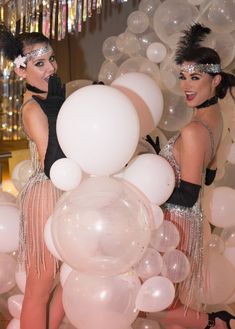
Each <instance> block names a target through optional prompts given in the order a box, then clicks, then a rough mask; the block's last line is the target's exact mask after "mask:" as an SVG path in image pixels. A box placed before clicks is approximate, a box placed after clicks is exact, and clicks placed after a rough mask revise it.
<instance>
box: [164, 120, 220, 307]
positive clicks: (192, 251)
mask: <svg viewBox="0 0 235 329" xmlns="http://www.w3.org/2000/svg"><path fill="white" fill-rule="evenodd" d="M194 121H197V122H199V123H201V124H202V125H203V126H204V127H205V128H206V129H207V130H208V133H209V136H210V141H211V160H212V159H213V157H214V152H215V148H214V138H213V134H212V131H211V129H210V127H208V125H207V124H206V123H205V122H203V121H201V120H198V119H195V120H194ZM179 136H180V132H178V133H177V134H176V135H174V136H173V137H172V138H171V139H170V140H169V141H168V143H167V144H166V145H165V146H164V147H163V148H162V150H161V152H160V155H161V156H163V157H164V158H165V159H166V160H167V161H168V162H169V163H170V165H171V166H172V168H173V170H174V172H175V179H176V184H175V186H176V187H179V184H180V179H181V174H180V166H179V164H178V163H177V162H176V160H175V158H174V154H173V148H174V144H175V142H176V140H177V139H178V138H179ZM204 180H205V173H204V172H203V173H202V184H201V186H202V188H201V190H200V193H199V197H198V199H197V201H196V203H195V204H194V205H193V207H184V206H180V205H175V204H171V203H165V204H164V205H163V212H164V219H165V220H169V221H171V222H172V223H173V224H175V225H176V227H177V229H178V231H179V235H180V242H179V245H178V247H177V249H179V250H181V251H182V252H184V253H185V255H186V256H187V257H188V259H189V262H190V266H191V271H190V274H189V276H188V277H187V278H186V279H185V280H184V281H182V282H181V283H179V284H177V285H176V300H178V299H179V300H180V301H181V302H182V303H183V304H184V305H185V308H186V309H187V308H188V307H191V308H194V309H196V310H198V311H200V310H202V309H203V305H202V303H201V302H200V299H201V298H200V295H201V294H202V290H203V286H204V282H205V277H206V274H205V272H204V267H203V261H204V255H203V212H202V208H201V199H202V196H203V186H204Z"/></svg>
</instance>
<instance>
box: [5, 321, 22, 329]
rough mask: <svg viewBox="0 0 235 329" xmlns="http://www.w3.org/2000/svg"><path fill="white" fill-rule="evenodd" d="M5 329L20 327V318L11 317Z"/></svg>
mask: <svg viewBox="0 0 235 329" xmlns="http://www.w3.org/2000/svg"><path fill="white" fill-rule="evenodd" d="M6 329H20V320H18V319H12V320H11V321H10V322H9V323H8V325H7V328H6Z"/></svg>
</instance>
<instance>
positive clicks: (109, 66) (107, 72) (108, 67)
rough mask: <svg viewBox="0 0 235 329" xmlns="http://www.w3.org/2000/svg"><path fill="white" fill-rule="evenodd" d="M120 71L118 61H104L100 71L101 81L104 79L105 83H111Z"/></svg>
mask: <svg viewBox="0 0 235 329" xmlns="http://www.w3.org/2000/svg"><path fill="white" fill-rule="evenodd" d="M117 71H118V66H117V64H116V63H114V62H111V61H108V60H106V61H104V62H103V64H102V65H101V68H100V72H99V76H98V77H99V81H102V82H103V83H104V84H105V85H110V83H111V82H112V81H113V80H114V79H115V77H116V74H117Z"/></svg>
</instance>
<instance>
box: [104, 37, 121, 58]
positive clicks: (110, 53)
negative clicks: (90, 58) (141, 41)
mask: <svg viewBox="0 0 235 329" xmlns="http://www.w3.org/2000/svg"><path fill="white" fill-rule="evenodd" d="M116 41H117V37H116V36H111V37H108V38H107V39H106V40H105V41H104V43H103V47H102V51H103V55H104V57H105V58H106V59H108V60H111V61H117V60H119V59H120V58H121V57H122V53H121V52H120V51H119V49H118V47H117V44H116Z"/></svg>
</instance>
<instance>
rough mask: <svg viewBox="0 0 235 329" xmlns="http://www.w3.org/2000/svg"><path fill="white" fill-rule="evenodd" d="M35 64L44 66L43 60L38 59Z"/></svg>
mask: <svg viewBox="0 0 235 329" xmlns="http://www.w3.org/2000/svg"><path fill="white" fill-rule="evenodd" d="M35 66H38V67H41V66H43V61H38V62H36V63H35Z"/></svg>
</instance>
